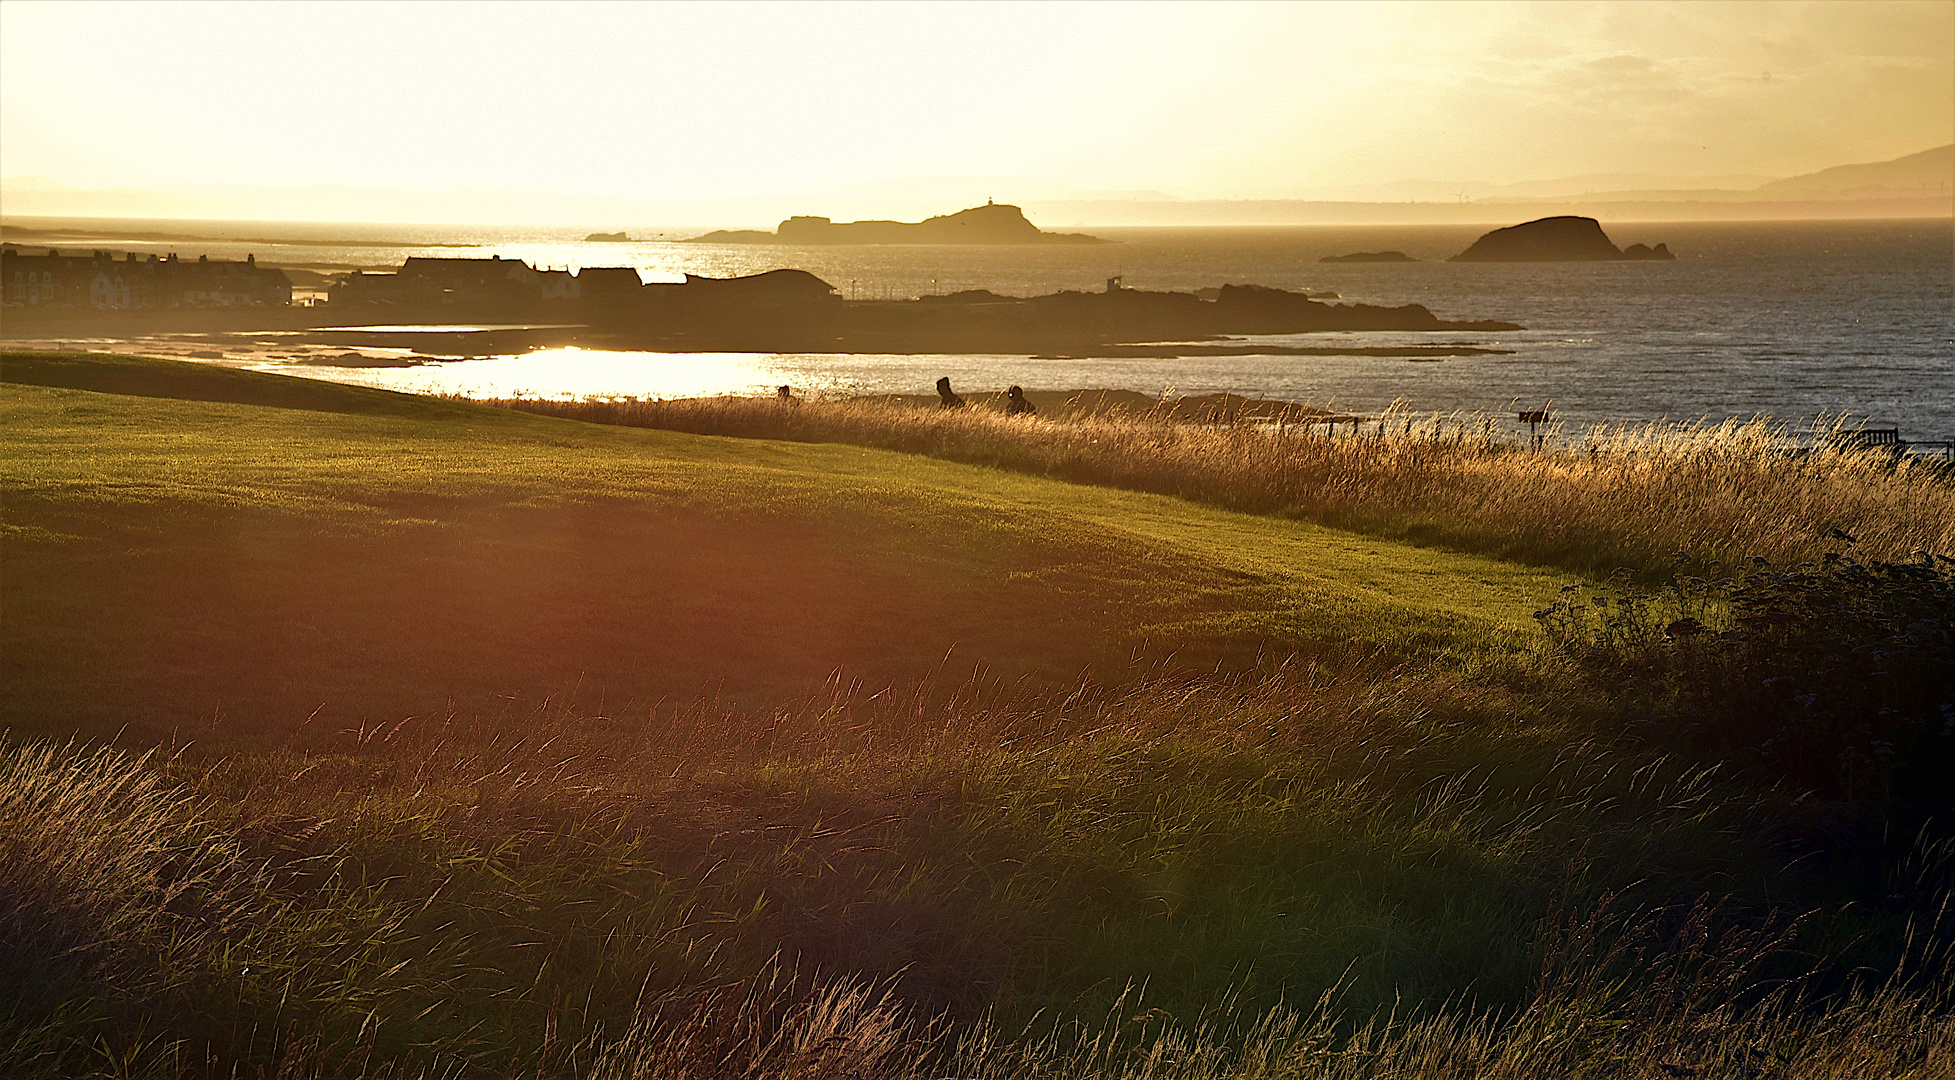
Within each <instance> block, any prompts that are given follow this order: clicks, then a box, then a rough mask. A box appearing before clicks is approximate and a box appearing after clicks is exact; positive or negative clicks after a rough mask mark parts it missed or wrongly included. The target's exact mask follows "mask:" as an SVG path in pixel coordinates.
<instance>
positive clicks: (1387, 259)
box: [1317, 251, 1419, 263]
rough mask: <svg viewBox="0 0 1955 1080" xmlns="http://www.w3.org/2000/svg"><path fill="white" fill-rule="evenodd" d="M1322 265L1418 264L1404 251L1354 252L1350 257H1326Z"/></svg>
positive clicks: (1322, 259) (1322, 260)
mask: <svg viewBox="0 0 1955 1080" xmlns="http://www.w3.org/2000/svg"><path fill="white" fill-rule="evenodd" d="M1317 261H1318V262H1320V263H1368V262H1383V263H1394V262H1418V261H1419V260H1417V259H1415V258H1413V257H1412V256H1410V255H1407V254H1406V253H1404V252H1403V251H1354V252H1352V253H1351V254H1349V255H1326V256H1324V257H1323V258H1321V259H1318V260H1317Z"/></svg>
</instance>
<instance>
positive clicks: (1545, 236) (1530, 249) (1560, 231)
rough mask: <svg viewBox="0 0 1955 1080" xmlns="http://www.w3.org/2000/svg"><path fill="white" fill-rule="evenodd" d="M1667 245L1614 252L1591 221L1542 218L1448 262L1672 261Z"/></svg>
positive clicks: (1501, 232)
mask: <svg viewBox="0 0 1955 1080" xmlns="http://www.w3.org/2000/svg"><path fill="white" fill-rule="evenodd" d="M1674 258H1676V256H1675V255H1672V254H1670V247H1669V245H1667V244H1658V245H1656V246H1655V247H1654V248H1650V247H1645V246H1643V245H1642V244H1631V245H1629V247H1628V248H1627V249H1623V248H1618V247H1616V245H1615V244H1613V243H1611V242H1610V240H1609V234H1607V233H1605V232H1603V231H1602V223H1601V222H1599V221H1597V220H1595V219H1594V218H1591V217H1574V216H1572V215H1568V216H1562V217H1546V218H1540V219H1539V220H1536V221H1528V222H1523V223H1522V224H1519V225H1511V226H1508V227H1507V228H1505V229H1495V230H1494V231H1492V232H1490V233H1488V234H1486V235H1485V236H1482V237H1480V238H1479V239H1478V240H1475V241H1473V246H1472V247H1469V248H1467V249H1466V250H1465V251H1462V252H1460V253H1459V254H1458V255H1455V256H1453V257H1452V259H1450V260H1449V261H1450V262H1604V261H1609V260H1620V259H1674Z"/></svg>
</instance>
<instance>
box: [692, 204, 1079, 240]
mask: <svg viewBox="0 0 1955 1080" xmlns="http://www.w3.org/2000/svg"><path fill="white" fill-rule="evenodd" d="M1112 242H1113V241H1111V240H1102V239H1100V238H1099V237H1097V236H1086V235H1084V234H1081V233H1049V232H1040V231H1039V228H1038V226H1036V225H1034V224H1032V223H1031V222H1029V221H1027V220H1025V213H1024V211H1022V210H1020V209H1019V208H1018V207H1016V206H1008V205H1006V204H1004V203H986V204H984V205H983V206H974V207H972V208H970V209H969V210H959V211H958V212H956V213H954V214H943V215H940V216H938V217H933V218H927V219H925V220H923V221H917V222H909V221H830V220H828V219H827V218H825V217H791V218H788V219H787V220H786V221H783V222H781V224H780V227H779V228H777V229H776V230H774V231H773V232H761V231H759V230H755V229H735V230H720V231H718V232H710V233H707V234H706V235H705V236H695V237H693V238H692V240H690V241H689V243H694V244H794V245H797V246H802V245H808V246H812V245H822V244H1109V243H1112Z"/></svg>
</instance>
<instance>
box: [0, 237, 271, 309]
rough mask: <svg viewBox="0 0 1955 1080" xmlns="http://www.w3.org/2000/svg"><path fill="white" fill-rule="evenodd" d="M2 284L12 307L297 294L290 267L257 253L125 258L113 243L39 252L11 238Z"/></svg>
mask: <svg viewBox="0 0 1955 1080" xmlns="http://www.w3.org/2000/svg"><path fill="white" fill-rule="evenodd" d="M0 284H4V286H5V292H4V296H5V297H6V300H5V303H6V304H7V305H8V306H9V307H29V308H80V307H89V308H100V309H104V310H129V309H146V308H203V307H257V306H265V307H282V306H284V305H287V304H290V303H291V302H292V279H291V278H289V277H287V276H286V275H285V271H283V270H279V269H276V268H273V267H261V266H259V265H258V259H257V256H255V255H247V256H246V257H245V260H244V261H243V262H237V261H235V260H233V261H225V260H221V259H220V260H213V259H210V258H207V257H199V258H198V259H197V261H196V262H187V261H184V260H180V259H178V258H177V257H176V256H175V255H166V256H157V255H151V256H149V257H148V258H143V257H142V256H139V255H137V254H136V253H134V252H130V253H129V254H128V255H126V256H124V257H123V258H119V259H118V258H116V256H115V253H114V252H109V251H92V252H90V253H88V254H87V255H64V254H62V253H61V252H60V251H55V250H50V251H48V252H47V253H46V254H44V255H34V254H29V253H27V252H26V251H23V250H21V249H19V248H17V247H14V246H13V245H11V244H9V245H7V246H6V247H4V248H0Z"/></svg>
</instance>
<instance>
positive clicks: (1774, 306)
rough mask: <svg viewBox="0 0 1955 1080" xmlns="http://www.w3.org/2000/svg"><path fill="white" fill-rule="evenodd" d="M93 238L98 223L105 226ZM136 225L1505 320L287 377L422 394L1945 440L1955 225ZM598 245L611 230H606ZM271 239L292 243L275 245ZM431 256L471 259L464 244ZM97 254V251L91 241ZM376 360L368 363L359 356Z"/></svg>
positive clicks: (567, 258) (926, 288) (266, 250)
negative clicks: (1033, 403) (1520, 237)
mask: <svg viewBox="0 0 1955 1080" xmlns="http://www.w3.org/2000/svg"><path fill="white" fill-rule="evenodd" d="M96 224H97V227H99V225H100V223H96ZM126 224H127V227H128V228H129V229H131V230H137V229H142V230H163V229H168V230H170V231H176V232H185V233H190V232H194V233H197V234H198V235H204V236H220V235H222V236H226V237H229V239H226V240H224V241H222V242H218V243H208V242H206V243H195V244H193V243H177V244H153V245H148V246H145V245H141V244H139V243H135V242H131V243H127V244H115V245H112V246H116V247H118V248H120V247H134V248H136V249H137V250H150V249H155V250H163V249H174V250H178V251H180V252H182V253H184V254H186V255H190V254H200V253H208V254H210V255H212V257H223V258H229V257H242V255H243V254H244V253H245V252H246V251H247V250H248V251H251V252H253V253H255V254H257V256H258V257H259V258H260V259H261V260H265V261H268V262H272V263H277V264H287V265H312V266H327V267H330V266H356V265H366V266H371V265H393V264H396V263H398V262H399V261H400V260H401V259H402V258H404V257H405V256H407V255H410V254H445V255H482V256H486V255H489V254H500V255H503V256H504V257H506V258H508V257H513V258H523V259H528V260H529V261H531V262H532V263H533V264H543V265H552V266H572V267H582V266H600V265H630V266H635V267H638V268H639V269H640V272H641V274H642V275H643V276H644V277H645V278H646V279H647V280H672V279H676V278H677V277H678V276H679V275H682V274H685V273H696V274H707V275H712V276H731V275H735V274H744V273H755V272H759V271H763V270H770V269H774V268H777V267H784V266H790V267H798V268H801V269H805V270H809V271H811V272H813V273H815V274H817V275H820V276H821V277H823V278H824V279H826V280H827V281H828V282H829V283H830V284H833V285H834V286H836V287H837V288H838V289H840V290H842V291H843V293H844V294H846V295H850V296H858V297H884V296H889V297H903V296H911V295H917V294H919V293H928V292H950V291H954V290H957V289H972V288H983V289H991V290H993V291H995V292H1000V293H1009V294H1019V295H1030V294H1035V293H1043V292H1050V291H1053V290H1057V289H1098V288H1101V287H1102V284H1103V282H1104V280H1105V279H1106V278H1107V277H1110V276H1112V275H1114V274H1120V275H1122V276H1123V277H1124V279H1125V282H1126V284H1127V285H1128V286H1130V287H1134V288H1141V289H1173V290H1186V289H1198V288H1203V287H1206V286H1212V285H1219V284H1223V283H1227V282H1254V283H1258V284H1265V285H1275V286H1281V287H1284V288H1292V289H1296V288H1308V289H1311V290H1313V291H1322V290H1332V291H1336V292H1337V293H1339V294H1340V295H1341V296H1342V297H1343V298H1344V299H1345V300H1348V301H1358V302H1363V303H1370V304H1403V303H1419V304H1424V305H1425V306H1427V307H1429V308H1431V309H1432V310H1433V311H1434V312H1435V313H1436V314H1438V315H1439V316H1441V317H1442V318H1455V319H1504V320H1509V321H1512V322H1517V323H1520V324H1522V325H1523V326H1526V327H1527V329H1526V330H1524V331H1519V332H1512V333H1499V334H1490V333H1476V334H1411V333H1342V334H1312V335H1295V336H1281V337H1258V338H1250V339H1247V340H1249V341H1251V342H1266V343H1270V344H1305V345H1332V344H1343V343H1348V344H1353V345H1384V344H1401V343H1419V342H1427V343H1431V342H1439V341H1445V342H1470V343H1472V344H1477V345H1486V346H1492V347H1497V348H1505V349H1512V350H1513V353H1512V355H1505V356H1483V357H1461V358H1451V359H1446V360H1443V361H1408V360H1400V359H1381V358H1375V357H1296V356H1268V357H1256V356H1250V357H1229V358H1215V357H1200V358H1190V357H1183V358H1169V359H1146V360H1133V359H1119V360H1111V359H1089V360H1033V359H1030V358H1027V357H1024V356H859V355H812V354H809V355H782V354H704V355H698V354H695V355H683V354H664V355H660V354H623V353H602V352H593V351H574V350H551V351H547V352H541V353H531V354H527V355H523V356H498V357H492V358H490V359H486V360H472V361H464V362H458V363H450V364H443V365H440V366H438V367H419V368H408V369H371V368H319V367H309V368H303V369H301V368H290V369H289V370H292V371H293V372H294V373H303V374H309V375H313V376H315V377H324V378H332V379H340V380H346V381H354V382H362V383H367V384H371V385H381V386H391V387H397V388H401V389H417V390H426V391H451V392H454V391H459V392H468V393H477V394H536V395H550V396H571V397H577V396H585V395H594V394H605V395H609V394H628V395H645V396H678V395H688V394H702V393H753V392H763V391H766V390H770V389H771V388H772V387H773V386H776V385H779V384H782V383H788V384H791V385H794V386H795V387H797V389H798V390H803V391H807V392H813V393H829V394H851V393H928V392H929V391H930V387H931V384H932V383H934V382H935V381H936V379H937V377H938V376H940V375H948V376H950V377H951V379H952V381H953V383H954V384H955V385H957V386H959V387H960V388H968V389H972V390H986V389H994V388H997V387H1001V386H1003V385H1005V384H1007V383H1020V384H1023V385H1025V386H1027V387H1033V388H1041V389H1071V388H1086V387H1109V388H1120V389H1130V390H1139V391H1142V392H1145V393H1152V394H1159V393H1162V392H1164V391H1165V392H1169V393H1189V394H1194V393H1210V392H1215V391H1233V392H1236V393H1242V394H1249V395H1254V396H1261V397H1273V398H1283V399H1289V400H1296V401H1308V402H1313V403H1317V404H1335V405H1337V406H1340V407H1344V408H1351V409H1356V410H1362V411H1377V410H1381V409H1383V408H1385V407H1387V406H1389V405H1391V404H1393V403H1394V402H1396V403H1399V404H1401V405H1402V406H1404V407H1408V408H1413V409H1417V410H1423V411H1452V410H1466V411H1477V410H1485V411H1490V412H1505V411H1509V410H1511V409H1514V408H1527V409H1533V408H1542V407H1549V408H1552V409H1553V410H1554V411H1556V412H1557V413H1558V414H1560V416H1561V417H1562V418H1563V419H1564V420H1567V421H1571V422H1576V423H1580V422H1591V421H1638V420H1694V419H1699V418H1710V419H1724V418H1732V417H1737V418H1748V417H1751V416H1754V415H1768V416H1773V417H1777V418H1780V419H1785V420H1791V421H1805V420H1810V419H1812V418H1815V417H1818V416H1822V415H1827V414H1842V413H1844V414H1848V415H1851V416H1855V417H1861V418H1865V419H1867V420H1868V421H1869V422H1871V423H1874V424H1876V425H1880V426H1897V427H1899V428H1900V429H1901V430H1902V434H1903V437H1907V438H1915V439H1945V438H1951V437H1955V226H1952V225H1951V223H1950V222H1949V221H1947V220H1936V221H1873V222H1862V221H1851V222H1809V223H1676V224H1647V223H1637V224H1609V223H1607V222H1605V223H1604V225H1605V227H1606V228H1607V230H1608V232H1609V235H1610V237H1611V239H1613V240H1614V241H1615V242H1616V243H1617V244H1619V245H1623V246H1627V245H1629V244H1631V243H1649V244H1654V243H1657V242H1665V243H1668V244H1669V245H1670V247H1671V249H1672V250H1674V251H1675V252H1676V253H1677V254H1678V256H1679V257H1678V259H1677V261H1675V262H1667V263H1607V264H1583V263H1534V264H1507V265H1498V264H1492V265H1490V264H1454V263H1446V262H1444V261H1442V260H1444V259H1445V258H1446V257H1447V256H1450V255H1453V254H1456V253H1457V252H1458V251H1460V250H1462V249H1463V248H1464V247H1466V245H1467V244H1469V243H1471V242H1472V240H1473V239H1474V238H1475V237H1477V236H1478V235H1479V234H1480V233H1482V232H1484V231H1485V229H1484V228H1483V227H1479V226H1403V227H1380V226H1362V227H1326V226H1318V227H1302V228H1242V229H1212V228H1211V229H1102V230H1093V231H1095V232H1096V233H1097V234H1098V235H1101V236H1104V237H1107V238H1109V239H1114V240H1118V241H1120V243H1117V244H1110V245H1106V246H1099V247H1070V246H1056V247H1050V248H1044V247H993V248H963V247H866V248H862V247H857V248H788V247H751V246H704V245H693V244H682V243H675V242H672V241H673V240H675V239H677V238H679V237H682V236H687V235H694V234H695V232H696V230H674V229H669V228H663V229H662V228H657V227H653V228H645V229H631V230H630V232H631V234H632V235H633V236H654V237H657V236H658V234H661V233H662V234H664V236H663V237H659V238H658V239H655V240H654V241H652V242H644V243H627V244H587V243H582V242H579V241H578V240H577V239H576V237H575V236H572V235H567V234H568V233H570V232H572V230H548V229H530V230H526V229H511V228H494V229H468V228H459V227H446V226H444V227H412V226H379V225H375V226H347V225H323V224H319V225H313V224H308V225H286V224H265V223H250V224H229V225H220V224H217V223H182V222H174V223H156V222H151V223H126ZM606 227H607V228H608V227H609V226H606ZM268 238H275V239H277V240H285V241H305V242H304V243H282V242H271V240H270V239H268ZM436 244H467V245H473V246H472V247H468V248H462V249H456V248H452V247H435V246H432V245H436ZM92 245H93V246H111V245H108V244H107V243H106V242H104V241H101V240H96V241H92ZM1384 249H1396V250H1401V251H1404V252H1406V253H1408V254H1410V255H1412V256H1414V257H1415V258H1418V259H1420V260H1423V261H1421V262H1417V263H1412V264H1358V265H1335V264H1331V265H1326V264H1320V263H1319V262H1318V261H1317V260H1318V259H1319V258H1320V257H1321V256H1324V255H1330V254H1343V253H1346V252H1351V251H1376V250H1384ZM368 351H372V350H368Z"/></svg>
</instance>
